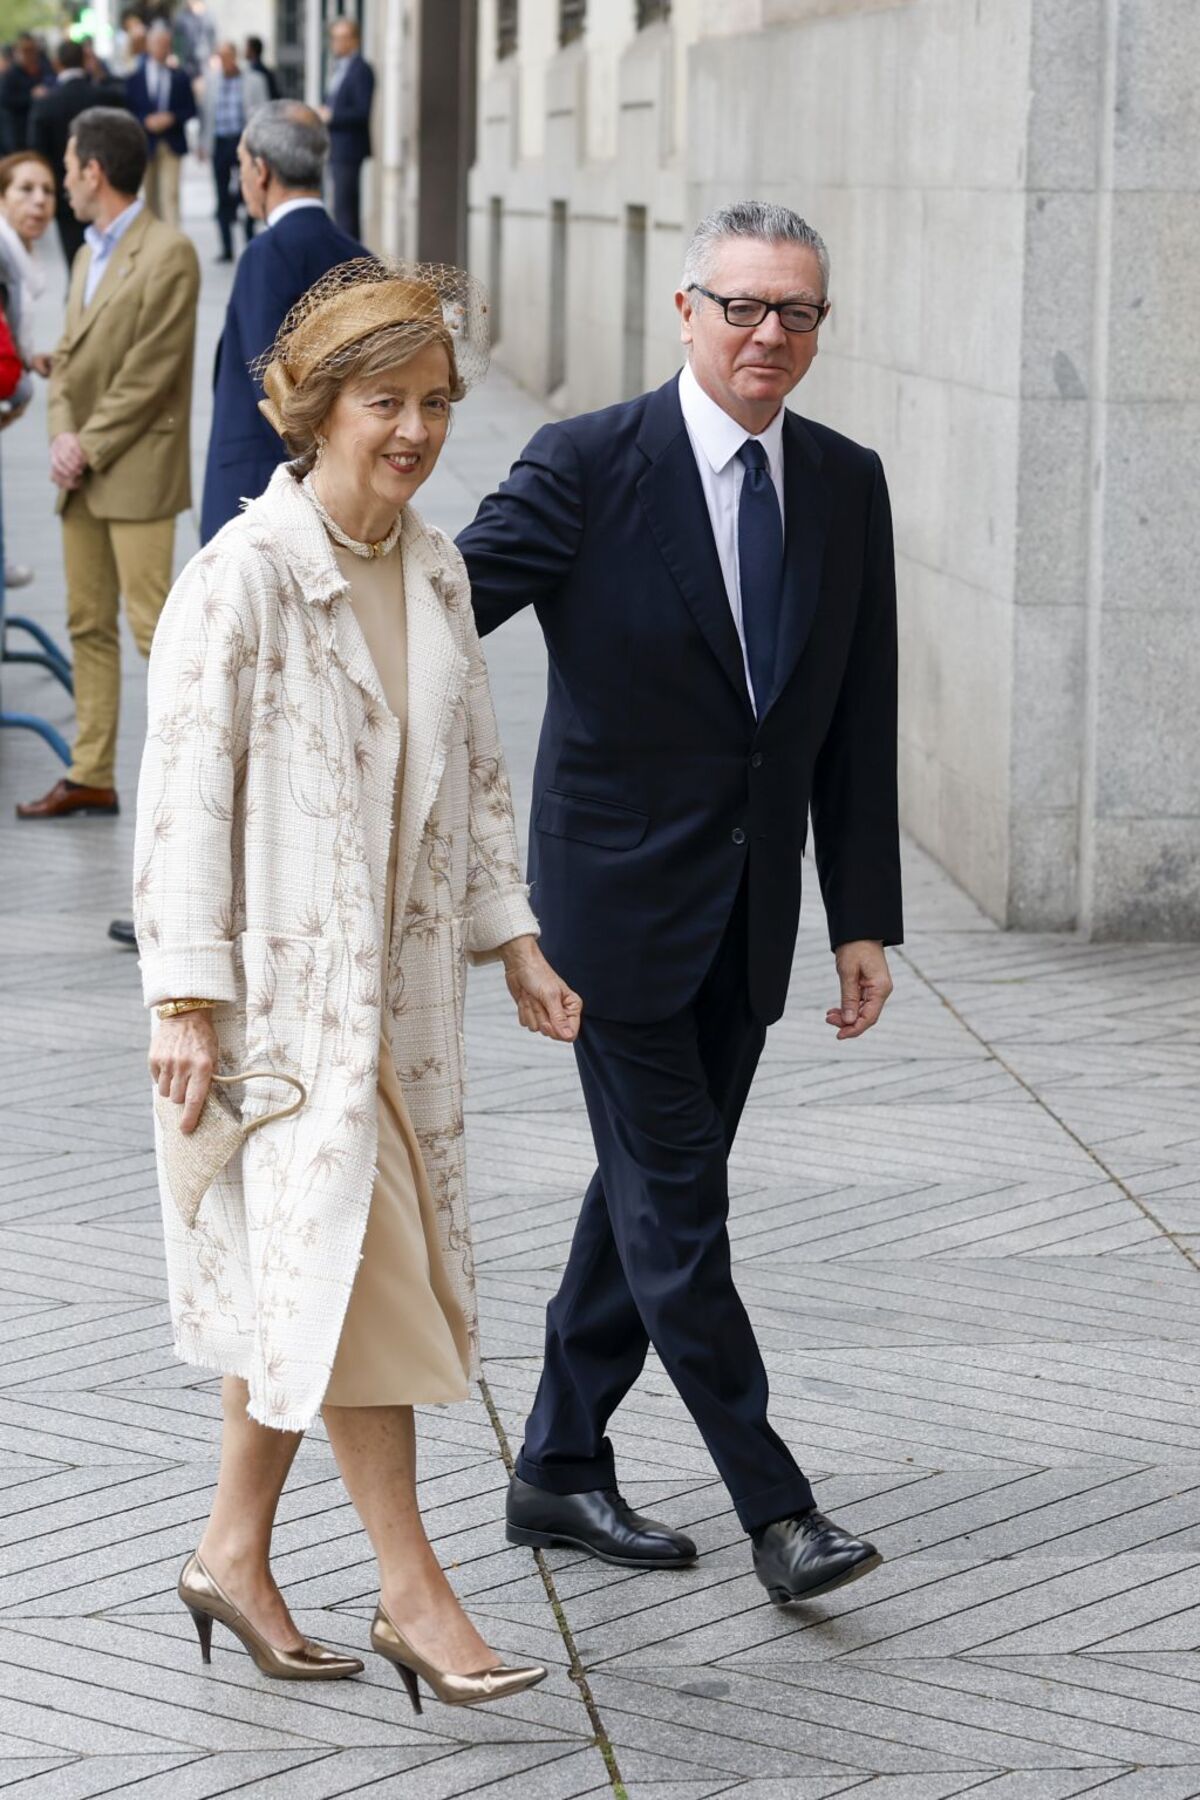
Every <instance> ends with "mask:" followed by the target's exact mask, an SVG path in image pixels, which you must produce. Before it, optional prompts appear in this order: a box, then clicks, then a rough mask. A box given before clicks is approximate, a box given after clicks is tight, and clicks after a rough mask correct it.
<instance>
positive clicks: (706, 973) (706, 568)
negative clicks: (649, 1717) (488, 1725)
mask: <svg viewBox="0 0 1200 1800" xmlns="http://www.w3.org/2000/svg"><path fill="white" fill-rule="evenodd" d="M828 272H829V264H828V255H827V252H826V250H825V246H824V244H823V243H822V241H821V239H820V237H819V236H818V235H817V233H816V232H814V231H813V230H812V228H811V227H810V226H808V225H807V224H805V222H804V221H803V220H802V219H800V218H799V217H798V216H797V215H796V214H795V213H793V212H791V211H790V210H789V209H787V208H786V207H782V206H768V205H765V204H763V203H759V202H745V203H743V204H741V205H739V206H734V207H729V208H725V209H724V210H723V211H721V212H719V213H716V214H713V215H712V216H711V217H710V218H708V219H706V220H705V221H704V222H703V224H702V225H701V226H700V227H699V228H698V230H697V232H696V234H695V236H694V237H693V240H692V243H691V245H690V247H689V251H688V255H687V260H686V264H685V270H684V276H683V281H682V284H681V288H680V292H679V293H678V294H677V295H676V304H677V306H678V309H679V313H680V318H681V325H682V336H683V341H684V343H685V344H686V345H687V347H688V362H687V366H686V367H685V369H684V371H683V373H682V375H681V376H680V377H678V378H673V379H672V380H671V381H669V382H667V383H666V385H665V386H664V387H661V388H659V389H658V390H657V391H656V392H654V393H650V394H644V395H642V396H641V397H640V398H639V399H636V400H632V401H629V402H628V403H626V404H624V405H620V406H615V407H611V408H609V409H607V410H606V411H604V412H600V413H593V414H591V415H588V416H585V417H583V418H577V419H568V420H565V421H563V422H561V423H557V424H552V425H548V426H546V427H544V428H543V429H542V430H541V431H539V432H538V433H537V435H536V436H535V437H534V438H533V439H532V441H531V442H530V444H529V445H528V446H527V447H526V449H525V451H524V453H523V454H522V456H521V459H520V460H519V462H518V463H517V464H516V465H515V467H514V468H513V470H512V472H511V474H510V475H509V477H508V479H507V480H506V481H505V482H504V484H503V485H502V486H501V488H500V489H499V491H498V492H496V493H495V494H493V495H491V496H490V497H489V498H488V499H487V500H485V501H484V503H483V505H482V507H481V508H480V510H479V513H478V515H477V517H476V519H475V521H474V523H473V524H472V525H470V526H469V527H468V528H467V530H466V531H465V532H464V534H463V535H462V537H461V538H460V539H459V545H460V548H461V550H462V552H463V555H464V557H465V558H466V562H467V567H468V570H469V572H470V576H471V583H472V589H473V593H474V603H475V610H476V616H477V619H478V622H479V627H480V630H481V631H483V632H488V631H491V630H494V629H495V627H496V626H498V625H500V624H502V623H503V622H504V620H505V619H507V618H509V617H510V616H511V615H512V614H513V613H515V612H516V611H518V609H519V608H521V607H523V606H525V605H527V604H531V603H532V604H533V605H534V606H535V608H536V610H537V615H538V619H539V621H540V623H541V626H542V630H543V632H544V634H545V638H546V645H547V649H548V652H549V693H548V700H547V706H546V715H545V720H544V723H543V727H542V736H541V743H540V746H539V751H538V759H537V767H536V772H535V776H534V793H533V816H532V829H531V850H530V879H531V882H532V886H533V903H534V907H535V910H536V911H537V913H538V915H539V918H540V920H541V926H542V934H543V937H542V942H543V948H544V950H545V953H546V955H547V956H548V958H549V959H550V961H551V962H552V963H553V965H554V967H555V968H556V969H558V970H559V972H560V974H561V975H562V977H563V979H564V980H565V981H566V982H568V983H569V985H570V986H571V987H572V988H574V989H575V991H576V992H577V993H578V994H580V995H581V996H582V999H583V1007H584V1011H583V1025H582V1029H581V1031H580V1034H579V1038H578V1042H577V1046H576V1053H577V1058H578V1066H579V1072H580V1077H581V1081H582V1085H583V1091H584V1098H585V1100H586V1103H587V1109H588V1116H589V1119H590V1121H591V1127H592V1134H593V1138H594V1140H595V1146H596V1153H597V1162H598V1167H597V1170H596V1174H595V1176H594V1177H593V1179H592V1182H591V1186H590V1187H589V1189H588V1192H587V1196H586V1198H585V1200H584V1203H583V1209H582V1212H581V1214H580V1218H579V1223H578V1226H577V1228H576V1231H575V1237H574V1241H573V1243H572V1246H571V1251H570V1255H569V1258H568V1261H567V1266H566V1269H565V1271H564V1274H563V1277H562V1282H561V1285H560V1287H559V1290H558V1293H557V1294H556V1295H555V1297H554V1299H553V1300H552V1301H551V1302H550V1306H549V1309H548V1312H547V1330H546V1357H545V1367H544V1370H543V1373H542V1378H541V1384H540V1386H539V1388H538V1393H537V1397H536V1399H535V1401H534V1405H533V1409H532V1412H531V1413H530V1416H529V1420H528V1423H527V1425H526V1429H525V1442H524V1446H523V1448H522V1450H521V1453H520V1457H519V1459H518V1462H517V1473H516V1475H515V1477H514V1478H513V1481H512V1483H511V1486H510V1492H509V1500H508V1536H509V1541H510V1542H514V1543H521V1544H533V1545H546V1544H551V1543H564V1544H570V1545H573V1546H575V1547H577V1548H580V1549H584V1550H587V1551H590V1552H591V1553H592V1554H593V1555H596V1556H598V1557H600V1558H601V1559H602V1560H604V1561H607V1562H612V1563H617V1564H620V1565H625V1566H632V1567H659V1568H665V1567H670V1566H678V1565H679V1564H683V1563H686V1562H688V1561H690V1560H691V1559H692V1558H693V1557H694V1556H695V1546H694V1544H692V1542H691V1541H690V1540H689V1539H688V1538H686V1537H684V1536H683V1534H682V1533H680V1532H676V1531H673V1530H671V1529H670V1528H669V1527H668V1526H666V1525H663V1524H660V1523H658V1522H656V1521H655V1520H652V1519H646V1518H643V1517H641V1516H639V1515H638V1514H637V1513H635V1512H633V1511H632V1510H631V1509H630V1507H629V1506H628V1505H627V1504H626V1503H625V1502H624V1500H622V1498H621V1495H620V1493H619V1491H618V1488H617V1475H616V1470H615V1466H614V1460H613V1451H612V1447H611V1445H610V1443H609V1440H608V1438H607V1436H606V1435H605V1433H606V1428H607V1425H608V1421H609V1418H610V1416H611V1415H612V1413H613V1411H614V1410H615V1409H616V1407H617V1406H618V1405H619V1403H620V1402H621V1400H622V1399H623V1398H624V1397H625V1395H626V1394H627V1393H628V1392H629V1390H630V1388H631V1387H632V1386H633V1384H634V1382H635V1381H636V1380H637V1377H638V1375H639V1373H640V1372H641V1369H642V1366H643V1363H644V1360H645V1356H646V1352H647V1349H648V1347H649V1345H650V1344H653V1345H654V1348H655V1350H656V1351H657V1352H658V1355H659V1358H660V1359H661V1362H662V1364H663V1367H664V1369H665V1370H666V1372H667V1374H668V1375H669V1376H670V1378H671V1380H672V1381H673V1383H674V1384H675V1387H676V1389H677V1390H678V1392H679V1394H680V1395H681V1397H682V1399H683V1400H684V1403H685V1404H686V1406H687V1408H688V1410H689V1412H690V1413H691V1416H692V1418H693V1419H694V1421H695V1423H696V1425H697V1427H698V1428H699V1430H700V1432H701V1434H702V1436H703V1438H704V1441H705V1443H706V1445H707V1447H708V1450H709V1453H710V1454H711V1456H712V1459H713V1461H714V1463H715V1464H716V1467H717V1469H718V1471H719V1473H720V1475H721V1477H722V1479H723V1480H724V1482H725V1484H726V1486H727V1488H728V1489H729V1492H730V1495H731V1497H732V1499H733V1503H734V1506H735V1508H736V1511H737V1514H738V1517H739V1519H740V1520H741V1523H742V1525H743V1527H744V1528H745V1530H746V1531H747V1532H748V1533H749V1534H750V1536H751V1539H752V1542H753V1558H754V1566H755V1569H756V1572H757V1574H758V1576H759V1578H760V1580H761V1581H762V1582H763V1585H764V1586H765V1587H766V1588H767V1589H768V1592H769V1593H770V1595H771V1597H772V1598H773V1599H775V1600H795V1599H802V1598H812V1597H813V1596H814V1595H816V1594H821V1593H825V1592H827V1591H829V1590H830V1589H831V1588H835V1587H838V1586H840V1585H841V1584H842V1583H843V1582H846V1581H851V1580H854V1579H856V1578H857V1577H858V1576H860V1575H863V1574H865V1573H867V1572H868V1571H869V1570H871V1569H873V1568H874V1567H875V1566H876V1565H877V1563H878V1562H879V1561H880V1557H879V1553H878V1551H876V1550H875V1549H874V1547H873V1546H872V1545H871V1544H869V1543H865V1542H863V1541H861V1540H860V1539H858V1538H856V1537H854V1536H853V1535H851V1534H850V1533H849V1532H847V1531H845V1530H843V1529H842V1528H841V1527H840V1526H838V1525H836V1524H835V1523H834V1522H833V1521H832V1520H830V1519H828V1518H827V1517H825V1515H824V1514H822V1513H821V1512H819V1511H818V1510H817V1509H816V1506H815V1503H814V1497H813V1493H812V1490H811V1488H810V1486H809V1484H808V1481H807V1480H806V1478H805V1476H804V1475H803V1473H802V1472H801V1470H800V1468H799V1466H798V1464H797V1462H796V1460H795V1458H794V1457H793V1455H792V1453H791V1451H790V1450H789V1449H788V1447H787V1445H786V1444H784V1442H783V1441H782V1439H781V1438H780V1437H779V1436H778V1435H777V1433H776V1432H775V1431H774V1429H773V1428H772V1426H771V1425H770V1423H769V1421H768V1417H767V1401H768V1391H767V1375H766V1371H765V1369H764V1366H763V1360H762V1357H761V1355H760V1353H759V1348H758V1344H757V1342H756V1341H755V1337H754V1333H753V1330H752V1328H751V1325H750V1321H749V1318H748V1316H747V1314H746V1311H745V1308H744V1306H743V1304H742V1301H741V1299H740V1298H739V1296H738V1293H737V1289H736V1287H735V1286H734V1282H733V1277H732V1272H731V1260H730V1249H729V1239H728V1234H727V1228H726V1221H727V1215H728V1209H729V1193H728V1174H727V1159H728V1154H729V1150H730V1147H731V1145H732V1143H733V1138H734V1133H735V1131H736V1129H737V1126H738V1121H739V1118H740V1116H741V1112H742V1108H743V1105H744V1103H745V1101H746V1097H747V1095H748V1093H749V1090H750V1085H751V1082H752V1080H753V1077H754V1072H755V1067H756V1065H757V1063H758V1059H759V1056H760V1054H761V1051H762V1048H763V1043H764V1040H765V1037H766V1030H767V1027H768V1026H769V1025H771V1024H772V1023H773V1022H774V1021H775V1020H777V1019H778V1018H779V1016H780V1014H781V1013H782V1011H783V1008H784V1002H785V998H786V995H787V988H788V980H789V975H790V972H791V965H792V955H793V949H794V945H795V937H796V928H797V921H798V917H799V910H800V886H801V871H802V863H803V856H804V849H805V843H806V839H807V832H808V819H809V814H810V811H811V815H812V822H813V834H814V849H815V856H816V866H817V874H818V876H819V878H820V884H821V891H822V896H823V899H824V904H825V912H826V915H827V919H828V925H829V937H830V944H831V948H832V950H833V952H834V954H835V957H836V969H837V975H838V981H839V999H838V1004H837V1005H836V1006H834V1007H831V1008H830V1010H829V1011H828V1012H827V1013H826V1020H827V1023H828V1025H829V1026H830V1028H831V1029H833V1030H834V1031H835V1032H836V1035H837V1037H838V1038H839V1039H843V1040H844V1039H852V1038H856V1037H858V1036H860V1035H861V1034H862V1033H863V1032H864V1031H866V1030H868V1029H869V1028H870V1027H871V1026H872V1025H874V1024H875V1022H876V1020H877V1019H878V1018H879V1015H880V1012H881V1010H882V1007H883V1004H884V1002H885V1000H886V999H887V997H888V994H889V993H890V991H891V980H890V977H889V974H888V967H887V958H886V955H885V950H884V946H885V945H887V944H894V943H897V942H899V941H900V937H901V929H902V928H901V899H900V860H899V848H898V827H897V806H896V600H895V573H894V561H893V550H892V531H891V518H890V513H889V508H888V495H887V487H886V483H885V481H884V475H883V469H882V467H881V465H880V461H879V458H878V456H877V455H876V454H875V452H874V451H872V450H869V449H864V448H863V447H862V446H861V445H859V444H856V443H853V442H851V441H850V439H848V438H845V437H842V436H841V435H839V434H838V433H837V432H835V431H831V430H830V429H829V428H828V427H826V426H824V425H818V424H814V423H812V422H810V421H807V420H804V419H801V418H800V417H799V416H798V415H797V414H795V413H790V412H788V411H787V410H786V408H785V407H784V404H783V403H784V400H785V397H786V395H787V394H788V393H789V392H790V390H791V389H792V388H793V387H794V386H795V385H796V383H797V382H798V381H799V380H800V379H801V378H802V377H803V376H804V375H805V374H806V373H807V371H808V368H809V366H810V364H811V363H812V360H813V357H814V356H815V354H816V350H817V344H818V338H819V328H820V325H821V323H822V321H823V319H824V317H825V315H826V313H827V311H828Z"/></svg>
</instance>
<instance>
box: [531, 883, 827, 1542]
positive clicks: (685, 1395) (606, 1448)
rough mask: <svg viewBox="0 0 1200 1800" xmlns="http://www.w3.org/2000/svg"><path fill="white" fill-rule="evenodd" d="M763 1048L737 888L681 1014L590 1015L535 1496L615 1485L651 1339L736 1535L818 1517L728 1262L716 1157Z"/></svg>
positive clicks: (724, 1184) (535, 1451)
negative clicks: (776, 1427) (613, 1427)
mask: <svg viewBox="0 0 1200 1800" xmlns="http://www.w3.org/2000/svg"><path fill="white" fill-rule="evenodd" d="M765 1038H766V1031H765V1028H764V1027H763V1026H762V1025H761V1024H760V1023H759V1021H758V1020H757V1019H756V1018H755V1017H754V1014H753V1012H752V1011H751V1007H750V1000H749V984H748V980H747V906H746V889H745V884H744V883H743V886H742V890H741V892H740V894H739V896H738V900H737V903H736V905H735V907H734V911H733V914H732V917H731V919H730V922H729V925H728V926H727V928H726V931H725V933H724V936H723V938H722V940H721V944H720V948H719V949H718V952H717V955H716V957H715V959H714V962H713V964H712V967H711V968H710V969H709V972H708V974H707V976H706V978H705V980H704V982H703V985H702V986H701V988H700V991H699V993H698V994H697V995H696V997H695V999H694V1000H693V1001H692V1002H691V1003H690V1004H689V1005H688V1006H686V1007H685V1008H684V1009H683V1011H682V1012H680V1013H677V1014H675V1015H674V1017H672V1018H668V1019H664V1020H661V1021H656V1022H651V1023H635V1024H629V1023H622V1022H618V1021H615V1020H611V1019H598V1018H595V1017H591V1016H587V1015H585V1018H584V1023H583V1029H582V1031H581V1033H580V1039H579V1043H578V1045H577V1050H576V1055H577V1059H578V1065H579V1073H580V1078H581V1081H582V1085H583V1092H584V1098H585V1100H586V1102H587V1109H588V1116H589V1118H590V1121H591V1126H592V1133H593V1136H594V1139H595V1144H596V1154H597V1158H598V1161H599V1167H598V1169H597V1171H596V1173H595V1175H594V1176H593V1178H592V1182H591V1185H590V1187H589V1188H588V1191H587V1196H586V1198H585V1200H584V1203H583V1210H582V1212H581V1213H580V1216H579V1223H578V1225H577V1227H576V1230H575V1237H574V1240H573V1242H572V1245H571V1252H570V1256H569V1258H568V1261H567V1267H566V1270H565V1272H564V1274H563V1278H562V1283H561V1285H560V1287H559V1290H558V1293H557V1295H556V1296H555V1298H554V1299H553V1300H552V1301H551V1302H550V1306H549V1308H548V1310H547V1315H546V1361H545V1368H544V1371H543V1374H542V1379H541V1383H540V1385H539V1387H538V1392H537V1398H536V1399H535V1401H534V1405H533V1410H532V1412H531V1413H530V1416H529V1421H528V1424H527V1425H526V1431H525V1444H524V1448H523V1449H522V1451H521V1454H520V1457H519V1458H518V1461H517V1472H518V1474H519V1475H520V1476H521V1477H522V1478H523V1479H524V1480H526V1481H530V1482H532V1483H533V1484H534V1485H535V1486H537V1487H541V1488H546V1489H548V1490H550V1491H551V1492H553V1493H558V1494H572V1493H582V1492H587V1491H589V1490H591V1489H595V1488H611V1487H615V1486H616V1474H615V1467H614V1461H613V1452H612V1446H611V1444H610V1443H609V1441H608V1439H607V1437H606V1436H605V1430H606V1427H607V1424H608V1420H609V1418H610V1416H611V1415H612V1413H613V1412H614V1411H615V1409H616V1408H617V1406H618V1405H619V1404H620V1402H621V1401H622V1400H623V1399H624V1397H625V1395H626V1394H627V1393H628V1392H629V1389H630V1388H631V1387H632V1386H633V1384H634V1382H635V1381H636V1380H637V1378H638V1375H639V1374H640V1373H641V1369H642V1365H643V1363H644V1362H645V1358H646V1351H647V1348H648V1346H649V1345H650V1344H653V1345H654V1347H655V1349H656V1350H657V1352H658V1355H659V1357H660V1358H661V1360H662V1363H663V1367H664V1368H665V1370H666V1372H667V1374H668V1375H669V1376H670V1379H671V1381H672V1382H673V1384H674V1386H675V1388H676V1389H677V1391H678V1393H679V1395H680V1397H681V1398H682V1400H683V1402H684V1404H685V1405H686V1407H687V1409H688V1411H689V1412H690V1413H691V1415H692V1418H693V1419H694V1420H695V1423H696V1425H697V1427H698V1428H699V1431H700V1434H701V1436H702V1437H703V1439H704V1442H705V1444H706V1445H707V1446H708V1450H709V1453H710V1455H711V1456H712V1459H713V1461H714V1463H715V1464H716V1466H717V1469H718V1472H719V1473H720V1476H721V1478H722V1480H723V1481H724V1483H725V1485H726V1487H727V1488H728V1489H729V1492H730V1494H731V1496H732V1498H733V1502H734V1505H735V1507H736V1508H737V1513H738V1517H739V1519H740V1520H741V1522H742V1524H743V1526H744V1527H745V1529H746V1530H747V1531H753V1530H755V1529H756V1528H757V1527H758V1526H760V1525H766V1524H769V1523H770V1521H771V1520H772V1519H778V1518H783V1517H785V1516H786V1515H787V1514H789V1513H795V1512H803V1511H805V1510H807V1508H809V1507H810V1506H812V1504H813V1497H812V1490H811V1489H810V1487H809V1484H808V1482H807V1480H806V1479H805V1477H804V1475H803V1474H802V1473H801V1471H800V1469H799V1467H798V1465H797V1464H796V1461H795V1459H794V1458H793V1456H792V1454H791V1452H790V1451H789V1450H788V1448H787V1446H786V1445H785V1444H784V1443H783V1441H782V1439H781V1438H779V1437H778V1436H777V1434H776V1433H775V1432H774V1431H773V1430H772V1428H771V1426H770V1424H769V1423H768V1421H767V1400H768V1392H767V1375H766V1370H765V1369H764V1367H763V1362H762V1357H761V1355H760V1353H759V1349H758V1345H757V1343H756V1342H755V1338H754V1333H753V1330H752V1328H751V1325H750V1320H749V1318H748V1317H747V1315H746V1310H745V1307H744V1306H743V1305H742V1301H741V1298H740V1296H739V1295H738V1292H737V1289H736V1288H735V1286H734V1284H733V1274H732V1269H731V1265H730V1251H729V1235H728V1230H727V1219H728V1213H729V1185H728V1171H727V1161H728V1156H729V1151H730V1148H731V1146H732V1144H733V1139H734V1134H735V1132H736V1130H737V1127H738V1121H739V1119H740V1117H741V1113H742V1108H743V1106H744V1105H745V1102H746V1096H747V1095H748V1093H749V1091H750V1084H751V1082H752V1081H753V1079H754V1071H755V1069H756V1068H757V1066H758V1059H759V1057H760V1055H761V1054H762V1048H763V1043H764V1041H765Z"/></svg>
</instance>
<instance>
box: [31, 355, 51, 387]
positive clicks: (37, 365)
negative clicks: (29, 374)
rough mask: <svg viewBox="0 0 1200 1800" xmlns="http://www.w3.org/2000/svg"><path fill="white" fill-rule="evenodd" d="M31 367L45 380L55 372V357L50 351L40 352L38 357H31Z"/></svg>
mask: <svg viewBox="0 0 1200 1800" xmlns="http://www.w3.org/2000/svg"><path fill="white" fill-rule="evenodd" d="M29 366H30V368H31V369H32V370H33V372H34V374H35V375H40V376H41V377H42V379H43V380H45V378H46V377H47V376H48V375H50V374H51V372H52V371H53V368H54V357H53V355H52V353H51V352H50V351H49V350H39V351H38V353H37V355H36V356H31V357H30V359H29Z"/></svg>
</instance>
